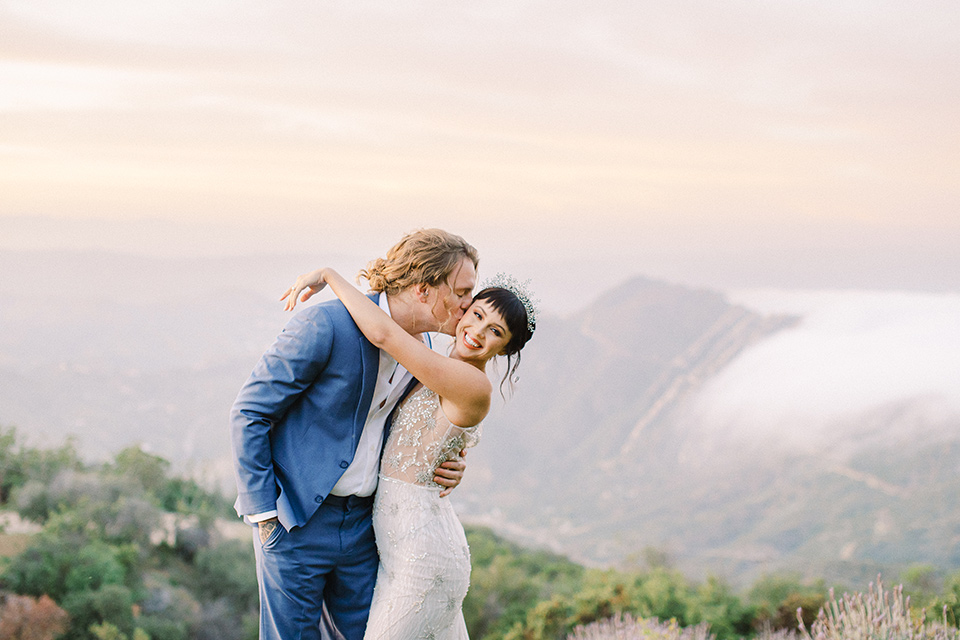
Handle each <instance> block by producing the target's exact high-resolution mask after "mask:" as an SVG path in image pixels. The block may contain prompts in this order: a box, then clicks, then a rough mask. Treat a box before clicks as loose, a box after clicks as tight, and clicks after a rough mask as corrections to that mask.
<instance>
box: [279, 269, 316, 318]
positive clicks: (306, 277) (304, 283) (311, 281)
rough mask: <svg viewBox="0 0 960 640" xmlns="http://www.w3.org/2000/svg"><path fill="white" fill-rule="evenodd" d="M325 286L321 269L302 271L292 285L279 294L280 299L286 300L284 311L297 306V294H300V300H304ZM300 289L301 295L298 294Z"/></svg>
mask: <svg viewBox="0 0 960 640" xmlns="http://www.w3.org/2000/svg"><path fill="white" fill-rule="evenodd" d="M325 286H327V283H326V282H325V281H324V279H323V269H317V270H316V271H311V272H310V273H304V274H303V275H301V276H300V277H298V278H297V281H296V282H295V283H294V284H293V286H292V287H290V288H289V289H287V292H286V293H284V294H283V295H282V296H280V299H281V300H286V301H287V304H286V305H285V306H284V311H292V310H293V308H294V307H295V306H297V296H300V299H299V301H300V302H306V301H307V300H309V299H310V298H311V297H312V296H313V294H315V293H320V292H321V291H323V288H324V287H325ZM301 291H302V292H303V295H300V292H301Z"/></svg>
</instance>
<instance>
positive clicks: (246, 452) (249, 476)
mask: <svg viewBox="0 0 960 640" xmlns="http://www.w3.org/2000/svg"><path fill="white" fill-rule="evenodd" d="M332 345H333V325H332V323H331V322H330V318H329V316H328V315H327V313H326V312H325V311H324V310H323V308H322V307H320V306H314V307H309V308H308V309H305V310H303V311H301V312H300V313H298V314H297V315H296V316H294V317H293V318H292V319H291V320H290V322H289V323H288V324H287V326H286V327H284V330H283V332H282V333H281V334H280V335H279V336H278V337H277V339H276V341H274V343H273V345H271V346H270V348H269V349H267V351H266V352H265V353H264V354H263V356H262V357H261V358H260V361H259V362H257V365H256V367H254V369H253V373H251V374H250V377H249V378H248V379H247V381H246V382H245V383H244V385H243V387H242V388H241V389H240V393H239V394H238V395H237V399H236V401H235V402H234V404H233V409H232V410H231V412H230V438H231V443H232V445H233V454H234V470H235V472H236V480H237V492H238V499H237V512H238V513H239V514H240V515H248V514H257V513H264V512H267V511H270V510H273V509H275V508H276V500H277V495H278V494H277V483H276V477H275V475H274V469H273V457H272V454H271V446H270V430H271V429H273V428H274V425H276V424H277V422H278V421H279V420H280V419H281V418H282V417H283V416H284V415H285V414H286V412H287V410H288V409H289V408H290V407H291V405H293V403H294V402H296V401H297V399H298V398H299V396H300V394H301V393H303V391H304V390H305V389H307V388H308V387H309V386H310V385H311V384H313V382H314V381H315V380H316V379H317V378H318V377H319V376H320V374H321V373H322V372H323V370H324V368H325V367H326V365H327V362H328V360H329V358H330V351H331V347H332Z"/></svg>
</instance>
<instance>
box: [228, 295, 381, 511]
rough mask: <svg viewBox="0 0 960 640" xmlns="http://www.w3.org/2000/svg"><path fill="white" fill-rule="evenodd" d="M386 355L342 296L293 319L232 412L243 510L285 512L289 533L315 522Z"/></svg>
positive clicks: (352, 447)
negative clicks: (382, 355)
mask: <svg viewBox="0 0 960 640" xmlns="http://www.w3.org/2000/svg"><path fill="white" fill-rule="evenodd" d="M370 297H371V299H373V301H374V302H376V300H377V297H376V295H373V296H370ZM379 357H380V352H379V350H378V349H377V348H376V347H374V346H373V345H372V344H371V343H370V342H369V341H368V340H367V339H366V338H365V337H364V336H363V334H362V333H361V332H360V329H358V328H357V325H356V324H355V323H354V321H353V318H351V317H350V314H349V313H348V312H347V310H346V308H345V307H344V306H343V304H341V303H340V301H339V300H332V301H329V302H324V303H321V304H318V305H314V306H311V307H307V308H306V309H304V310H303V311H300V312H299V313H297V314H296V315H295V316H294V317H293V318H292V319H291V320H290V322H289V323H288V324H287V326H286V327H284V329H283V332H282V333H281V334H280V335H279V336H278V337H277V339H276V341H275V342H274V343H273V345H272V346H271V347H270V348H269V349H267V351H266V353H264V354H263V357H261V358H260V361H259V362H258V363H257V365H256V367H255V368H254V370H253V373H251V374H250V377H249V378H248V379H247V381H246V383H245V384H244V385H243V388H241V389H240V394H239V395H238V396H237V399H236V401H235V402H234V405H233V410H232V411H231V413H230V430H231V440H232V443H233V452H234V467H235V470H236V479H237V490H238V494H239V495H238V497H237V502H236V505H235V506H236V509H237V513H238V514H240V515H249V514H256V513H263V512H265V511H270V510H272V509H274V508H275V509H276V510H277V512H278V516H279V519H280V523H281V524H282V525H283V526H284V527H285V528H286V529H288V530H289V529H291V528H293V527H299V526H303V525H304V524H305V523H306V522H307V520H309V519H310V517H311V516H312V515H313V513H314V512H315V511H316V510H317V508H318V507H319V506H320V503H322V502H323V500H324V499H325V498H326V497H327V495H328V494H329V493H330V490H331V489H333V486H334V485H335V484H336V483H337V481H338V480H339V479H340V476H342V475H343V472H344V470H345V469H346V468H347V467H348V466H350V462H351V461H352V460H353V457H354V454H355V453H356V449H357V443H358V441H359V439H360V433H361V431H362V430H363V425H364V422H365V421H366V419H367V413H368V412H369V409H370V402H371V400H372V398H373V390H374V386H375V385H376V383H377V371H378V369H379V362H380V361H379ZM387 426H388V428H389V424H388V425H387Z"/></svg>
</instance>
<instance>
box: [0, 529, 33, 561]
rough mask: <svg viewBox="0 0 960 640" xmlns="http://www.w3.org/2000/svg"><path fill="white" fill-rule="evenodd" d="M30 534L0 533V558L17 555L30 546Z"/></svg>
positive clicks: (31, 535)
mask: <svg viewBox="0 0 960 640" xmlns="http://www.w3.org/2000/svg"><path fill="white" fill-rule="evenodd" d="M33 536H34V534H32V533H0V558H11V557H13V556H16V555H19V554H20V553H22V552H23V550H24V549H26V548H27V547H28V546H30V541H31V540H32V539H33Z"/></svg>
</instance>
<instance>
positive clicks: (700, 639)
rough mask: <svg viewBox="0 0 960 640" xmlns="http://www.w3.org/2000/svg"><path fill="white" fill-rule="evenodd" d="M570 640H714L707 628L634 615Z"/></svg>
mask: <svg viewBox="0 0 960 640" xmlns="http://www.w3.org/2000/svg"><path fill="white" fill-rule="evenodd" d="M567 640H714V637H713V635H712V634H711V633H710V632H709V627H708V626H707V625H706V624H699V625H697V626H695V627H681V626H679V625H678V624H677V623H676V622H675V621H673V620H671V621H670V622H660V621H659V620H657V619H656V618H650V619H644V618H634V617H633V616H631V615H630V614H624V615H622V616H620V615H618V616H614V617H613V618H608V619H606V620H600V621H598V622H594V623H592V624H588V625H584V626H579V627H577V628H576V629H574V630H573V633H571V634H570V635H568V636H567Z"/></svg>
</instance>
